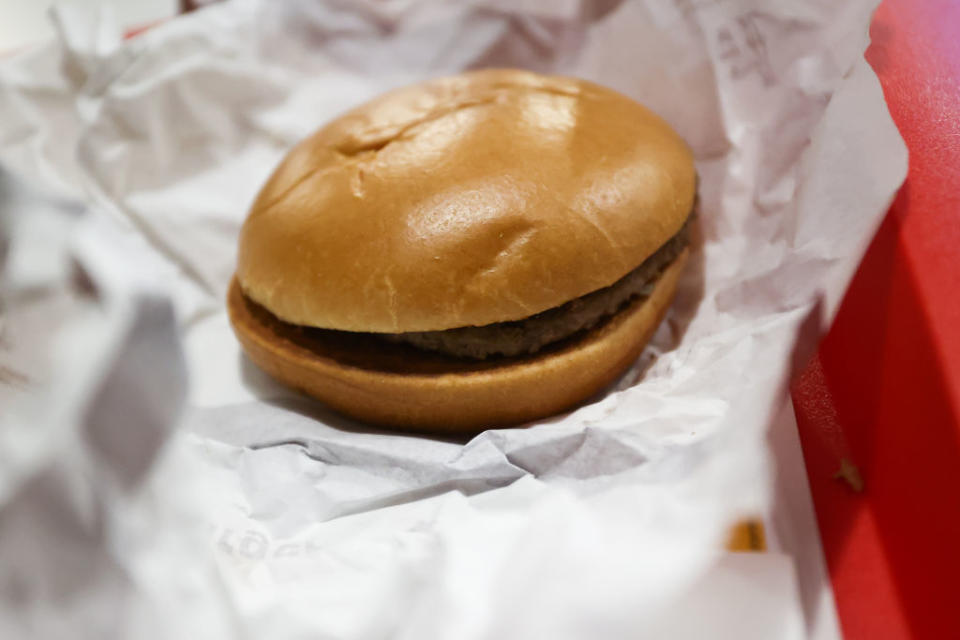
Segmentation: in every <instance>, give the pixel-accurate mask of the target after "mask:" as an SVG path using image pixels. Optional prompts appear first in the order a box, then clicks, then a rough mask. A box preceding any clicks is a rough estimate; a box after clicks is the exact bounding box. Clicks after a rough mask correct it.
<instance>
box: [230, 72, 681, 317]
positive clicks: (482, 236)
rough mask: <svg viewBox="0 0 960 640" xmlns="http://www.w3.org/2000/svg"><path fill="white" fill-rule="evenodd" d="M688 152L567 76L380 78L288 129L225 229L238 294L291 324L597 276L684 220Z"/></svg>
mask: <svg viewBox="0 0 960 640" xmlns="http://www.w3.org/2000/svg"><path fill="white" fill-rule="evenodd" d="M695 182H696V178H695V170H694V166H693V159H692V156H691V153H690V151H689V149H688V148H687V146H686V145H685V143H684V142H683V141H682V140H681V139H680V137H679V136H678V135H677V134H676V133H675V132H674V131H673V130H672V129H671V128H670V127H669V126H668V125H667V124H666V123H665V122H664V121H663V120H662V119H660V118H659V117H658V116H656V115H655V114H653V113H652V112H651V111H649V110H648V109H646V108H645V107H643V106H641V105H639V104H638V103H636V102H634V101H632V100H630V99H629V98H626V97H624V96H622V95H620V94H618V93H616V92H614V91H611V90H609V89H605V88H603V87H600V86H597V85H594V84H592V83H589V82H585V81H582V80H577V79H572V78H563V77H556V76H542V75H537V74H532V73H527V72H523V71H512V70H488V71H479V72H472V73H468V74H463V75H460V76H455V77H451V78H441V79H437V80H432V81H429V82H426V83H423V84H420V85H416V86H413V87H407V88H403V89H399V90H396V91H393V92H390V93H387V94H385V95H383V96H381V97H379V98H377V99H375V100H373V101H371V102H369V103H367V104H365V105H362V106H360V107H357V108H356V109H354V110H352V111H349V112H347V113H346V114H344V115H343V116H341V117H339V118H337V119H336V120H334V121H332V122H331V123H329V124H328V125H326V126H324V127H322V128H321V129H319V130H318V131H317V132H315V133H314V134H313V135H311V136H310V137H308V138H307V139H305V140H304V141H302V142H301V143H300V144H298V145H297V146H296V147H295V148H294V149H293V150H292V151H291V152H290V153H289V154H288V155H287V157H286V158H285V159H284V160H283V162H282V163H281V164H280V165H279V167H278V168H277V169H276V171H275V172H274V174H273V175H272V176H271V178H270V179H269V181H268V182H267V183H266V185H265V186H264V187H263V188H262V190H261V192H260V194H259V196H258V197H257V199H256V201H255V202H254V205H253V207H252V209H251V211H250V214H249V215H248V218H247V220H246V222H245V223H244V225H243V228H242V230H241V234H240V243H239V254H238V267H237V275H238V281H239V283H240V285H241V287H242V289H243V291H244V293H245V294H246V295H247V296H248V297H250V298H251V299H252V300H254V301H255V302H258V303H259V304H261V305H263V306H264V307H266V308H267V309H268V310H270V311H271V312H272V313H273V314H275V315H276V316H277V317H278V318H280V319H282V320H284V321H286V322H289V323H293V324H299V325H306V326H313V327H320V328H329V329H340V330H346V331H363V332H382V333H398V332H407V331H438V330H444V329H450V328H454V327H463V326H478V325H486V324H492V323H496V322H507V321H513V320H519V319H521V318H525V317H528V316H531V315H533V314H536V313H539V312H541V311H544V310H546V309H550V308H553V307H557V306H560V305H562V304H564V303H565V302H567V301H569V300H571V299H573V298H577V297H579V296H583V295H585V294H588V293H590V292H592V291H595V290H598V289H601V288H604V287H606V286H609V285H610V284H612V283H614V282H616V281H617V280H619V279H620V278H621V277H622V276H624V275H625V274H627V273H628V272H630V271H631V270H633V269H634V268H636V267H637V266H638V265H640V264H641V263H642V262H643V261H644V260H645V259H646V258H647V257H649V256H650V255H651V254H653V253H654V252H655V251H656V250H657V249H659V248H660V247H661V246H662V245H663V244H664V243H665V242H667V240H669V239H670V238H671V237H672V236H674V235H675V234H676V233H677V232H678V231H679V230H680V228H681V227H682V226H683V224H684V222H685V221H686V219H687V216H688V214H689V212H690V210H691V209H692V207H693V202H694V195H695V189H696V184H695Z"/></svg>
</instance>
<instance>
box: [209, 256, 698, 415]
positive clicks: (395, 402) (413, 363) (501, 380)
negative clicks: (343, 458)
mask: <svg viewBox="0 0 960 640" xmlns="http://www.w3.org/2000/svg"><path fill="white" fill-rule="evenodd" d="M688 254H689V251H688V250H684V251H683V253H681V254H680V255H679V256H678V257H677V259H676V260H675V261H674V262H673V263H671V264H670V266H668V267H667V268H666V269H665V270H664V271H663V273H662V274H661V275H660V277H659V278H658V279H657V282H656V284H655V285H654V289H653V292H652V293H651V294H650V295H649V296H648V297H646V298H642V299H638V300H635V301H634V302H633V303H631V304H630V305H629V306H628V307H626V308H625V309H623V310H622V311H620V312H618V313H617V314H615V315H614V316H612V317H611V318H610V319H609V320H607V321H605V322H604V323H602V324H601V325H600V326H598V327H596V328H594V329H592V330H590V331H587V332H584V333H582V334H579V335H578V336H575V337H573V338H570V339H567V340H564V341H562V342H560V343H558V344H555V345H551V346H549V347H547V348H544V349H543V350H541V351H539V352H537V353H535V354H532V355H529V356H521V357H514V358H497V359H491V360H483V361H469V360H461V359H457V358H451V357H447V356H443V355H439V354H433V353H428V352H424V351H420V350H418V349H416V348H414V347H410V346H408V345H404V344H394V343H390V342H387V341H385V340H381V339H379V338H377V337H375V336H371V335H370V334H363V333H351V332H344V331H327V330H322V329H310V328H304V327H299V326H296V325H291V324H287V323H285V322H282V321H281V320H279V319H277V318H276V317H275V316H273V314H271V313H270V312H269V311H267V310H266V309H264V308H263V307H261V306H259V305H257V304H256V303H255V302H253V301H251V300H249V299H248V298H247V297H246V296H244V295H243V292H242V291H241V290H240V286H239V284H238V283H237V280H236V278H234V280H233V282H232V283H231V285H230V292H229V294H228V299H227V308H228V312H229V314H230V322H231V324H232V325H233V329H234V331H235V332H236V334H237V337H238V338H239V339H240V343H241V345H243V349H244V351H246V353H247V355H248V356H249V357H250V359H251V360H253V362H254V363H256V364H257V365H258V366H259V367H260V368H261V369H263V370H264V371H266V372H267V373H268V374H270V375H271V376H273V377H274V378H276V379H277V380H279V381H280V382H282V383H284V384H286V385H288V386H290V387H293V388H295V389H299V390H301V391H303V392H305V393H306V394H308V395H311V396H313V397H314V398H317V399H318V400H320V401H322V402H324V403H325V404H327V405H328V406H330V407H332V408H333V409H336V410H337V411H339V412H341V413H344V414H346V415H348V416H350V417H353V418H356V419H358V420H362V421H364V422H369V423H372V424H377V425H380V426H384V427H391V428H399V429H407V430H416V431H431V432H435V433H476V432H477V431H480V430H483V429H485V428H490V427H505V426H510V425H516V424H520V423H523V422H529V421H531V420H536V419H538V418H544V417H547V416H551V415H554V414H557V413H560V412H562V411H564V410H567V409H570V408H572V407H574V406H576V405H577V404H580V403H581V402H583V401H584V400H586V399H587V398H589V397H590V396H592V395H593V394H595V393H597V392H598V391H600V390H601V389H603V388H604V387H605V386H606V385H608V384H610V383H611V382H613V381H614V380H615V379H616V378H617V376H619V375H620V374H621V373H623V371H625V370H626V369H627V368H628V367H629V366H630V365H631V364H632V363H633V362H634V361H635V360H636V359H637V357H638V356H639V355H640V352H641V351H642V350H643V347H644V345H646V343H647V342H648V341H649V340H650V338H651V336H652V335H653V332H654V331H655V330H656V328H657V325H659V324H660V321H661V320H662V319H663V316H664V314H665V313H666V311H667V308H668V307H669V306H670V302H671V301H672V299H673V296H674V293H675V291H676V288H677V280H678V279H679V277H680V272H681V271H682V269H683V265H684V263H685V262H686V259H687V255H688Z"/></svg>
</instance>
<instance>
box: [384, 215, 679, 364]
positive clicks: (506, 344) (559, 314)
mask: <svg viewBox="0 0 960 640" xmlns="http://www.w3.org/2000/svg"><path fill="white" fill-rule="evenodd" d="M689 226H690V219H688V220H687V222H686V223H685V224H684V225H683V228H681V229H680V231H679V232H677V234H676V235H674V236H673V237H672V238H670V240H668V241H667V243H666V244H664V245H663V246H662V247H660V249H658V250H657V251H656V252H655V253H654V254H653V255H651V256H650V257H649V258H647V259H646V260H644V262H643V264H641V265H640V266H639V267H637V268H636V269H634V270H633V271H631V272H630V273H628V274H627V275H625V276H623V277H622V278H620V279H619V280H617V281H616V282H614V283H613V284H612V285H610V286H609V287H605V288H603V289H599V290H597V291H593V292H591V293H588V294H587V295H585V296H581V297H579V298H574V299H573V300H571V301H569V302H567V303H564V304H562V305H560V306H559V307H554V308H552V309H547V310H546V311H541V312H540V313H538V314H536V315H532V316H530V317H529V318H523V319H522V320H513V321H510V322H496V323H494V324H488V325H484V326H481V327H456V328H454V329H446V330H443V331H413V332H406V333H386V334H378V335H381V336H382V337H383V338H384V339H386V340H390V341H392V342H404V343H407V344H410V345H413V346H415V347H417V348H420V349H425V350H427V351H435V352H438V353H443V354H447V355H451V356H456V357H461V358H475V359H483V358H487V357H490V356H498V355H499V356H518V355H522V354H528V353H535V352H536V351H538V350H540V349H541V348H543V347H544V346H545V345H548V344H550V343H552V342H557V341H559V340H563V339H564V338H567V337H570V336H572V335H573V334H575V333H577V332H579V331H583V330H586V329H591V328H593V327H595V326H597V325H598V324H599V323H600V322H601V321H603V320H604V319H606V318H608V317H610V316H612V315H613V314H615V313H616V312H617V311H619V310H620V309H622V308H623V307H625V306H626V305H627V303H629V302H630V301H632V300H633V299H634V298H637V297H640V296H644V297H645V296H647V295H649V294H650V292H651V291H652V290H653V285H654V282H655V281H656V279H657V278H658V277H659V276H660V272H661V271H663V270H664V269H665V268H666V267H667V266H668V265H669V264H670V263H671V262H673V260H674V259H675V258H676V257H677V256H678V255H680V252H681V251H683V249H684V247H686V246H687V244H689V235H690V234H689Z"/></svg>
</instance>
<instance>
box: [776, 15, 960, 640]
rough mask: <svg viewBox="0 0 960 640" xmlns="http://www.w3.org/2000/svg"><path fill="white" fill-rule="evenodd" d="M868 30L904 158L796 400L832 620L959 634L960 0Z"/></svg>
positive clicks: (868, 630)
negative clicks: (899, 179)
mask: <svg viewBox="0 0 960 640" xmlns="http://www.w3.org/2000/svg"><path fill="white" fill-rule="evenodd" d="M870 35H871V38H872V44H871V45H870V48H869V49H868V51H867V60H868V61H869V62H870V64H871V65H873V68H874V69H875V70H876V72H877V75H878V76H879V78H880V82H881V84H882V85H883V90H884V94H885V95H886V99H887V103H888V105H889V108H890V113H891V115H892V116H893V119H894V121H895V122H896V124H897V126H898V127H899V129H900V132H901V134H902V135H903V138H904V140H905V141H906V143H907V147H908V148H909V151H910V169H909V172H908V175H907V180H906V183H905V184H904V185H903V187H902V188H901V190H900V192H899V194H898V196H897V198H896V200H895V201H894V204H893V206H892V207H891V208H890V211H889V212H888V213H887V216H886V219H885V220H884V222H883V224H882V226H881V227H880V229H879V231H878V232H877V235H876V237H875V238H874V239H873V243H872V245H871V246H870V249H869V250H868V252H867V255H866V257H865V258H864V260H863V262H862V264H861V265H860V268H859V270H858V272H857V274H856V276H855V278H854V280H853V282H852V284H851V285H850V289H849V291H848V292H847V295H846V297H845V299H844V301H843V304H842V306H841V308H840V311H839V314H838V316H837V318H836V321H835V322H834V324H833V326H832V327H831V329H830V331H829V333H828V335H827V336H826V338H825V339H824V340H823V342H822V343H821V346H820V349H819V353H818V356H817V357H816V358H815V359H814V361H813V362H812V363H811V364H810V366H809V367H807V369H806V370H805V371H804V373H803V374H802V375H801V376H800V377H799V379H798V380H797V381H796V382H795V384H794V389H793V402H794V407H795V410H796V414H797V422H798V425H799V429H800V439H801V442H802V444H803V450H804V457H805V460H806V464H807V473H808V476H809V479H810V488H811V492H812V494H813V499H814V503H815V505H816V511H817V519H818V521H819V525H820V533H821V537H822V541H823V548H824V552H825V555H826V559H827V566H828V568H829V571H830V576H831V581H832V583H833V589H834V595H835V599H836V603H837V610H838V614H839V617H840V621H841V626H842V628H843V632H844V636H845V637H846V638H847V639H848V640H859V639H861V638H863V639H870V640H876V639H884V638H936V639H939V638H960V585H958V584H957V580H958V576H960V551H958V549H957V544H958V543H960V1H958V0H885V2H883V4H882V5H881V6H880V8H879V9H878V10H877V12H876V15H875V16H874V20H873V24H872V26H871V29H870ZM843 459H847V460H849V461H850V462H851V463H852V464H853V465H855V466H856V467H857V468H858V470H859V472H860V476H861V477H862V478H863V488H862V491H861V492H856V491H854V490H853V489H852V488H851V486H850V485H849V484H848V483H844V482H840V481H838V480H837V479H836V478H835V477H834V474H835V473H836V472H837V471H838V470H839V468H840V464H841V460H843Z"/></svg>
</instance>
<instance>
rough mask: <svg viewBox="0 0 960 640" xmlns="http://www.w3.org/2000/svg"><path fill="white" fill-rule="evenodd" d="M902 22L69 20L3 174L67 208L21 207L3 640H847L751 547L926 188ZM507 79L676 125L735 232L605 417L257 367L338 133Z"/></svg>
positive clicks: (781, 559) (703, 185)
mask: <svg viewBox="0 0 960 640" xmlns="http://www.w3.org/2000/svg"><path fill="white" fill-rule="evenodd" d="M875 4H876V2H875V0H851V1H849V2H844V3H832V2H814V1H812V0H810V1H806V2H798V1H796V0H777V1H774V0H742V1H734V0H728V1H725V2H724V1H721V0H716V1H713V2H706V1H696V0H675V1H673V2H669V1H654V0H647V1H646V2H617V1H616V0H607V1H599V0H598V1H596V2H589V1H587V0H583V1H577V0H564V1H561V2H553V3H545V2H534V1H532V0H531V1H526V2H506V1H505V0H474V1H471V2H463V3H457V4H454V3H440V2H418V1H416V0H391V1H384V2H374V1H373V0H363V1H359V2H340V1H337V0H328V1H319V0H316V1H309V2H308V1H299V2H298V1H288V2H266V1H264V2H262V3H258V2H254V1H253V0H250V1H246V2H241V1H237V2H232V3H227V4H224V5H218V6H215V7H213V8H211V9H208V10H204V11H201V12H198V13H196V14H193V15H191V16H188V17H185V18H178V19H176V20H173V21H172V22H169V23H167V24H164V25H161V26H158V27H155V28H154V29H152V30H150V31H149V32H147V33H146V34H144V35H142V36H140V37H137V38H135V39H133V40H131V41H128V42H123V41H122V39H121V38H120V37H119V34H118V33H117V32H116V30H114V29H112V28H111V26H110V23H109V20H107V19H106V18H105V17H104V16H102V15H90V14H88V13H84V12H81V11H77V10H71V9H69V8H64V9H61V10H60V11H58V12H55V13H54V20H55V22H56V24H57V25H58V29H59V33H60V36H59V39H58V40H57V41H56V42H53V43H50V44H49V45H47V46H44V47H42V48H39V49H37V50H33V51H30V52H26V53H24V54H21V55H19V56H17V57H15V58H13V59H10V60H6V61H4V62H3V64H2V65H0V163H2V164H3V165H4V166H5V167H7V168H8V169H12V170H15V171H16V172H17V173H18V174H20V175H21V176H26V177H27V178H28V179H29V180H30V181H31V182H32V183H33V184H34V185H42V189H43V190H44V191H45V195H38V193H37V189H38V187H36V186H34V187H32V189H33V191H32V192H31V191H30V190H29V189H26V188H24V187H23V186H22V185H21V184H19V183H16V182H14V181H13V179H12V178H10V177H9V176H7V177H5V178H4V181H3V183H2V187H3V188H2V190H0V196H2V197H3V202H2V207H3V208H2V209H0V211H2V212H3V213H4V216H3V218H2V219H3V221H4V226H3V227H2V236H0V239H2V241H0V246H3V247H6V254H7V255H6V265H5V272H4V278H3V285H2V287H3V288H2V290H0V292H2V296H3V297H2V298H0V300H2V304H3V309H2V314H3V315H2V319H3V327H2V329H3V336H2V337H3V342H2V346H0V394H2V395H0V401H2V402H3V404H4V407H5V409H4V411H3V412H2V414H0V424H2V426H3V428H2V431H0V567H2V569H3V570H2V571H0V637H18V638H19V637H64V636H70V637H90V638H103V637H118V638H128V637H136V638H183V637H203V638H233V637H270V638H305V637H310V638H383V637H391V638H418V639H419V638H467V639H472V638H478V639H479V638H541V637H543V638H555V639H558V640H564V639H568V638H569V639H574V638H576V639H580V638H597V637H602V638H634V637H670V638H688V637H689V638H699V637H712V638H746V637H750V638H799V637H804V636H807V635H809V636H817V637H831V634H833V635H835V634H836V627H835V619H834V618H833V612H832V611H831V610H829V599H827V606H826V608H825V607H824V605H823V604H822V601H817V602H814V600H813V599H811V597H810V596H809V595H807V594H808V593H809V592H810V590H811V589H810V588H809V586H810V585H806V587H804V585H801V586H800V587H801V588H799V589H798V585H797V580H796V577H795V575H794V568H793V565H792V562H791V559H790V558H789V556H787V555H785V554H783V553H776V552H771V553H766V554H735V555H731V554H724V553H722V552H721V551H719V550H720V549H722V547H723V542H724V540H725V538H726V535H727V532H728V528H729V526H730V524H731V523H732V522H733V521H734V520H735V519H736V518H738V517H741V516H743V515H745V514H765V513H767V512H768V510H769V505H770V499H771V495H772V494H773V492H774V489H773V486H774V482H775V477H776V475H777V474H776V472H775V470H774V469H773V468H772V464H773V458H772V454H771V452H770V451H769V450H768V446H767V436H768V430H769V429H770V428H771V425H772V424H774V418H775V417H776V416H777V414H778V412H780V411H782V409H783V406H784V402H785V397H786V396H785V391H786V389H785V386H786V381H787V380H788V377H789V374H790V371H791V367H792V366H794V364H795V362H797V361H798V359H802V357H803V356H804V355H805V354H807V353H809V352H810V349H811V348H812V347H813V346H814V345H815V343H816V339H817V337H818V335H819V332H820V331H821V330H822V329H823V327H825V326H826V325H827V323H828V322H829V320H830V319H831V318H832V317H833V315H834V313H835V311H836V308H837V305H838V304H839V300H840V298H841V297H842V294H843V291H844V289H845V287H846V285H847V283H848V281H849V279H850V277H851V276H852V274H853V271H854V270H855V267H856V265H857V264H858V262H859V259H860V257H861V255H862V253H863V250H864V249H865V247H866V244H867V242H868V241H869V239H870V237H871V235H872V232H873V230H874V229H875V227H876V225H877V224H878V222H879V220H880V219H881V217H882V215H883V213H884V212H885V210H886V207H887V205H888V204H889V202H890V200H891V198H892V195H893V193H894V192H895V191H896V189H897V188H898V187H899V185H900V184H901V182H902V180H903V177H904V175H905V172H906V152H905V149H904V147H903V143H902V141H901V140H900V138H899V136H898V135H897V133H896V130H895V128H894V126H893V124H892V122H891V121H890V118H889V115H888V114H887V111H886V106H885V104H884V102H883V98H882V94H881V92H880V88H879V85H878V83H877V81H876V78H875V76H874V75H873V73H872V71H871V70H870V69H869V67H868V66H867V65H866V63H865V62H864V60H863V58H862V53H863V51H864V49H865V47H866V44H867V25H868V23H869V17H870V13H871V11H872V9H873V7H874V5H875ZM484 66H521V67H526V68H531V69H534V70H540V71H547V72H557V73H564V74H570V75H577V76H582V77H585V78H588V79H591V80H594V81H596V82H599V83H601V84H605V85H608V86H611V87H613V88H615V89H618V90H620V91H622V92H624V93H626V94H627V95H630V96H632V97H634V98H636V99H638V100H640V101H642V102H644V103H646V104H647V105H649V106H650V107H652V108H653V109H654V110H656V111H657V112H659V113H660V114H661V115H663V116H664V117H665V118H666V119H667V120H668V121H670V122H671V123H672V124H673V125H674V126H675V127H676V128H677V129H678V131H680V133H681V134H682V135H683V136H684V137H685V138H686V139H687V140H688V141H689V143H690V145H691V146H692V148H693V149H694V151H695V154H696V157H697V162H698V170H699V173H700V178H701V182H700V194H701V215H700V222H701V233H700V236H701V237H700V238H698V239H697V242H696V252H695V255H694V259H693V260H692V266H691V267H690V268H689V269H688V272H687V274H686V276H685V279H684V281H683V283H682V286H681V290H680V292H679V295H678V299H677V301H676V304H675V305H674V308H673V309H672V311H671V313H670V315H669V317H668V319H667V321H666V322H665V323H664V325H663V326H662V327H661V330H660V331H659V332H658V334H657V336H656V338H655V340H654V342H653V344H652V345H651V347H650V348H649V349H648V350H647V353H645V355H644V356H643V358H641V360H640V362H638V364H637V366H635V367H634V368H633V369H632V370H631V371H630V372H629V373H628V374H627V375H626V376H624V378H623V379H622V380H621V381H620V382H619V383H617V384H616V385H614V386H613V387H612V388H611V389H610V390H609V392H608V393H606V394H604V395H603V396H602V397H599V398H597V399H596V400H595V401H594V402H592V403H590V404H588V405H587V406H585V407H583V408H581V409H579V410H577V411H574V412H572V413H570V414H568V415H564V416H560V417H557V418H553V419H550V420H545V421H543V422H542V423H541V424H537V425H534V426H531V427H530V428H527V429H508V430H496V431H489V432H487V433H484V434H482V435H479V436H477V437H475V438H473V439H471V440H469V441H454V440H437V439H430V438H426V437H418V436H405V435H398V434H385V433H379V432H374V431H371V430H370V429H368V428H365V427H364V426H363V425H358V424H356V423H353V422H350V421H349V420H347V419H345V418H342V417H339V416H336V415H333V414H331V413H329V412H327V411H325V410H324V409H323V408H322V407H319V406H318V405H316V404H314V403H311V402H309V401H306V400H304V399H302V398H299V397H297V396H295V395H293V394H291V393H290V392H288V391H286V390H285V389H283V388H281V387H279V386H278V385H276V384H274V383H272V382H271V381H270V380H269V379H267V378H266V377H265V376H264V375H263V374H261V373H260V372H259V371H258V370H256V368H255V367H253V366H252V365H251V364H250V363H249V362H248V361H247V360H245V359H244V358H243V357H242V356H241V354H240V351H239V349H238V346H237V344H236V342H235V340H234V338H233V336H232V333H231V332H230V330H229V327H228V325H227V322H226V317H225V313H224V310H223V298H224V293H225V291H226V287H227V284H228V282H229V278H230V276H231V274H232V270H233V265H234V247H235V240H236V233H237V231H238V228H239V225H240V223H241V221H242V219H243V217H244V215H245V212H246V209H247V207H248V206H249V203H250V202H251V200H252V198H253V196H254V195H255V193H256V191H257V189H258V188H259V186H260V185H261V184H262V183H263V182H264V181H265V179H266V177H267V176H268V175H269V173H270V171H271V169H272V167H273V166H274V165H275V163H276V162H278V161H279V159H280V158H281V157H282V155H283V154H284V153H285V151H286V150H287V149H288V148H289V147H290V146H291V145H293V144H294V143H295V142H296V141H297V140H298V139H300V138H301V137H303V136H305V135H306V134H308V133H309V132H310V131H311V130H313V129H314V128H315V127H317V126H319V125H320V124H322V123H323V122H324V121H326V120H327V119H329V118H331V117H333V116H335V115H336V114H338V113H339V112H341V111H342V110H344V109H346V108H348V107H350V106H352V105H354V104H357V103H358V102H360V101H362V100H364V99H366V98H369V97H372V96H373V95H375V94H377V93H379V92H382V91H383V90H385V89H388V88H391V87H394V86H397V85H400V84H405V83H408V82H412V81H416V80H419V79H422V78H425V77H429V76H435V75H440V74H447V73H452V72H456V71H459V70H462V69H466V68H475V67H484ZM51 193H52V194H55V196H51V195H50V194H51ZM77 203H84V204H85V207H84V206H80V205H78V204H77ZM84 209H85V210H84ZM801 490H802V491H805V488H804V487H801ZM773 542H774V543H775V542H776V541H775V540H774V541H773ZM774 551H776V549H775V550H774ZM816 561H818V562H819V559H816ZM803 573H804V572H803V571H800V574H801V575H803ZM814 587H816V585H814ZM798 592H799V593H800V594H804V595H803V597H802V598H800V596H798Z"/></svg>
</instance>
